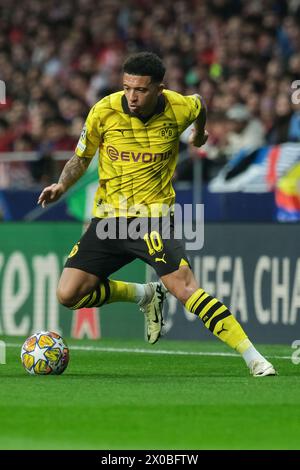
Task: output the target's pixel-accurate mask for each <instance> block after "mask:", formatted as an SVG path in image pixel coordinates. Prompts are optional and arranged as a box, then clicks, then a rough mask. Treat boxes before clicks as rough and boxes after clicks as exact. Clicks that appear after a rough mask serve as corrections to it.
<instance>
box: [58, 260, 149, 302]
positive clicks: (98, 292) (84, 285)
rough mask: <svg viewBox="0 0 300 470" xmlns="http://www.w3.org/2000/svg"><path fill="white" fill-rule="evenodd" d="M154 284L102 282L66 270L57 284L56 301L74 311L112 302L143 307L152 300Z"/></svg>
mask: <svg viewBox="0 0 300 470" xmlns="http://www.w3.org/2000/svg"><path fill="white" fill-rule="evenodd" d="M153 284H155V283H148V284H138V283H133V282H123V281H116V280H112V279H103V280H100V279H99V277H98V276H95V275H94V274H90V273H88V272H85V271H82V270H81V269H77V268H65V269H64V270H63V272H62V275H61V278H60V280H59V283H58V288H57V297H58V300H59V302H60V303H61V304H63V305H64V306H66V307H68V308H70V309H72V310H76V309H78V308H83V307H86V308H90V307H100V306H102V305H103V304H108V303H112V302H133V303H137V304H143V303H145V302H147V301H149V300H150V299H151V298H152V296H153V294H154V286H153Z"/></svg>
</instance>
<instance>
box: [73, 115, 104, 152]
mask: <svg viewBox="0 0 300 470" xmlns="http://www.w3.org/2000/svg"><path fill="white" fill-rule="evenodd" d="M101 140H102V131H101V123H100V117H99V114H98V113H97V112H96V106H93V108H92V109H91V110H90V112H89V114H88V117H87V119H86V122H85V125H84V126H83V129H82V132H81V134H80V137H79V140H78V143H77V146H76V149H75V153H76V155H77V156H78V157H85V158H93V156H94V155H95V153H96V151H97V149H98V147H99V145H100V143H101Z"/></svg>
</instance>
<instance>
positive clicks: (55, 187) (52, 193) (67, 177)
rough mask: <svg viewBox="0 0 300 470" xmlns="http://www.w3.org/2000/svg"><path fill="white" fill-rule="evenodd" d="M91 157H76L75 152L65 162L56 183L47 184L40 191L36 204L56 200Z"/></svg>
mask: <svg viewBox="0 0 300 470" xmlns="http://www.w3.org/2000/svg"><path fill="white" fill-rule="evenodd" d="M91 160H92V159H91V158H85V157H78V156H77V155H76V154H75V155H73V157H72V158H71V159H70V160H69V161H68V162H67V163H66V165H65V166H64V169H63V171H62V173H61V175H60V178H59V180H58V183H54V184H51V186H47V187H46V188H45V189H43V191H42V192H41V194H40V196H39V199H38V204H41V205H42V207H45V206H46V204H49V203H51V202H55V201H58V199H59V198H60V197H61V196H62V195H63V194H64V193H65V192H66V191H67V190H68V189H69V188H70V187H71V186H73V184H74V183H76V181H78V180H79V178H81V176H82V175H83V174H84V173H85V171H86V169H87V167H88V166H89V164H90V162H91Z"/></svg>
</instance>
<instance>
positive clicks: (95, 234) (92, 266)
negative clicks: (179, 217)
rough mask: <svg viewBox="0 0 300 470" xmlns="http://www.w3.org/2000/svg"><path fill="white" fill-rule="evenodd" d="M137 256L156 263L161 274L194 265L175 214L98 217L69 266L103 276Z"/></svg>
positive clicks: (80, 243) (72, 252) (83, 238)
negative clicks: (180, 236) (178, 236)
mask: <svg viewBox="0 0 300 470" xmlns="http://www.w3.org/2000/svg"><path fill="white" fill-rule="evenodd" d="M136 258H139V259H141V260H143V261H145V262H146V263H148V264H149V265H150V266H152V267H153V268H154V269H155V271H156V273H157V274H158V276H159V277H161V276H164V275H166V274H170V273H171V272H173V271H176V270H177V269H178V268H179V266H180V265H188V266H190V264H189V262H188V259H187V255H186V253H185V249H184V247H183V243H182V241H181V240H178V239H176V238H175V236H174V218H173V217H171V218H169V217H163V218H151V219H146V218H142V217H135V218H125V217H120V218H111V219H98V218H94V219H92V221H91V223H90V225H89V227H88V229H87V231H86V232H85V234H84V235H83V236H82V238H81V239H80V241H79V242H78V243H77V244H76V245H75V246H74V247H73V249H72V251H71V253H70V254H69V257H68V259H67V262H66V264H65V267H66V268H77V269H81V270H82V271H85V272H88V273H90V274H94V275H95V276H98V277H99V278H100V279H101V278H102V279H103V278H107V277H109V276H110V275H111V274H112V273H114V272H115V271H117V270H118V269H120V268H122V267H123V266H125V265H126V264H128V263H130V262H131V261H133V260H135V259H136Z"/></svg>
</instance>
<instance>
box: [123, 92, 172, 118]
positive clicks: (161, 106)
mask: <svg viewBox="0 0 300 470" xmlns="http://www.w3.org/2000/svg"><path fill="white" fill-rule="evenodd" d="M165 107H166V100H165V97H164V95H159V97H158V99H157V103H156V106H155V108H154V111H153V113H152V114H150V115H149V116H146V117H142V116H137V115H136V114H134V113H132V112H131V111H130V109H129V108H128V103H127V99H126V97H125V95H123V96H122V108H123V111H124V113H125V114H129V116H132V117H136V118H138V119H139V120H140V121H142V122H143V123H145V122H147V121H149V120H150V119H151V118H152V117H153V116H155V115H156V114H161V113H162V112H163V111H164V110H165Z"/></svg>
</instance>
